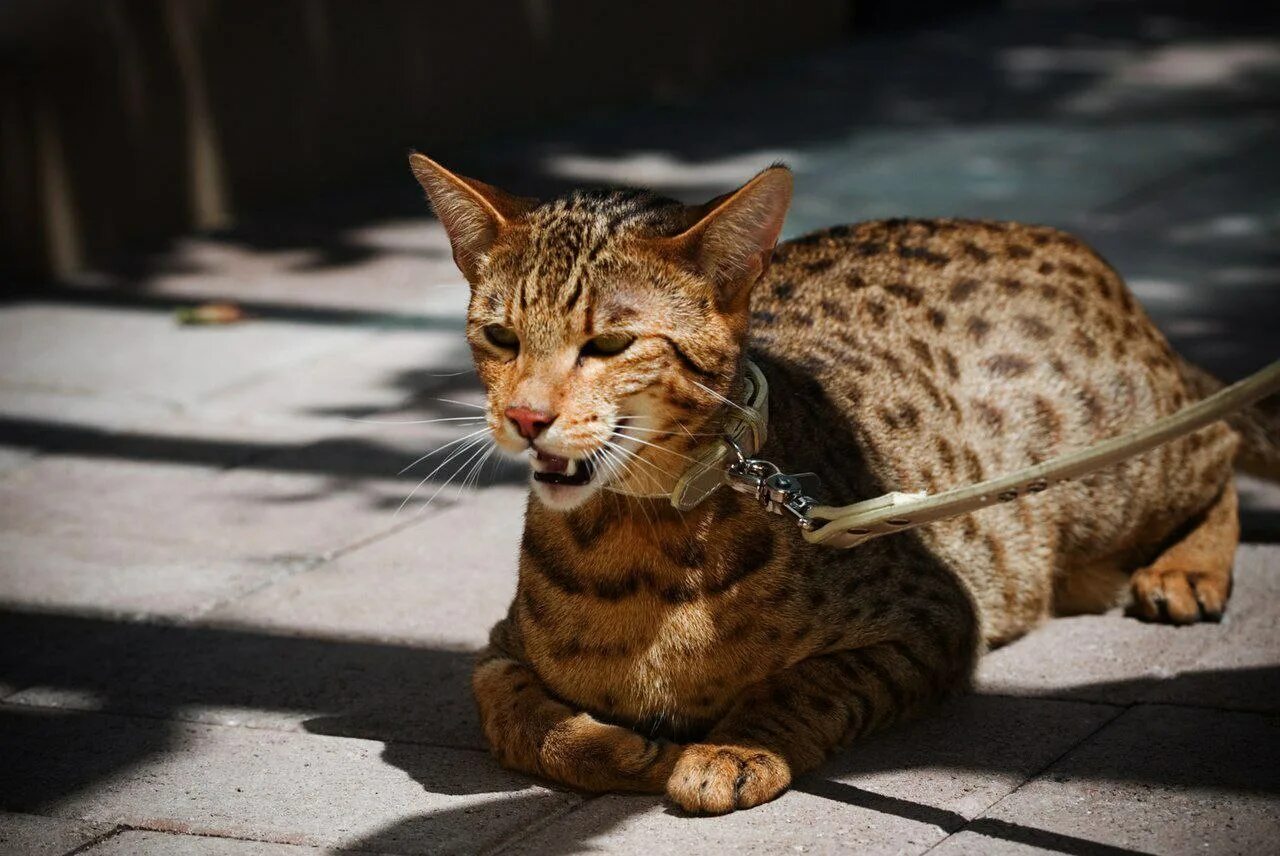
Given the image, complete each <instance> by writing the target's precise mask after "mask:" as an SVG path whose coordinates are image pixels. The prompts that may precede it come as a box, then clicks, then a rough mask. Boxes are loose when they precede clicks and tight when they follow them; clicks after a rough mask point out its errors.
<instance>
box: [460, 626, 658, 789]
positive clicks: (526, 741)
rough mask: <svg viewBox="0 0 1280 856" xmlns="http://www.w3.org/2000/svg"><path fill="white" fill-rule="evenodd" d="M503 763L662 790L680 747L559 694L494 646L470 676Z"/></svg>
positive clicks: (589, 785)
mask: <svg viewBox="0 0 1280 856" xmlns="http://www.w3.org/2000/svg"><path fill="white" fill-rule="evenodd" d="M472 689H473V690H474V691H475V697H476V703H477V705H478V706H479V709H480V723H481V726H482V727H483V729H484V734H485V737H486V738H487V739H488V741H489V746H490V747H491V748H492V749H493V753H494V755H495V756H496V757H497V759H498V763H500V764H502V766H504V767H507V768H509V769H513V770H518V771H520V772H523V773H531V774H534V775H538V776H542V777H544V778H547V779H550V780H552V781H555V782H559V783H561V784H565V785H569V786H570V787H574V788H580V789H582V790H586V791H597V792H600V791H632V792H639V793H654V794H658V793H662V791H663V788H664V787H665V785H666V782H667V780H668V779H669V778H670V776H671V770H672V769H673V767H674V766H675V762H676V759H677V757H679V753H680V747H679V746H678V745H676V744H673V743H668V742H666V741H661V740H649V739H646V738H644V737H642V736H641V735H639V734H637V733H636V732H634V731H632V730H630V729H628V728H621V727H619V726H616V725H609V724H608V723H604V722H600V721H599V720H598V719H596V718H595V717H593V716H591V714H589V713H584V712H581V711H575V710H574V709H572V708H571V707H569V706H568V705H566V704H564V703H563V702H561V701H559V700H558V699H556V698H554V697H553V696H552V695H551V694H550V693H549V692H548V691H547V689H546V687H544V686H543V684H542V682H541V680H539V678H538V675H537V673H535V672H534V670H533V669H531V668H530V667H529V666H528V665H526V664H524V663H522V662H520V661H519V660H516V659H514V658H512V657H510V656H507V655H505V654H503V653H502V652H500V651H498V650H496V649H493V648H491V649H489V650H488V651H486V652H485V653H484V654H482V655H481V657H480V660H479V662H478V663H477V665H476V670H475V673H474V675H473V676H472Z"/></svg>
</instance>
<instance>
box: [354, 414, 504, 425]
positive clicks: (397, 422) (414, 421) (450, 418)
mask: <svg viewBox="0 0 1280 856" xmlns="http://www.w3.org/2000/svg"><path fill="white" fill-rule="evenodd" d="M485 418H487V417H485V416H445V417H442V418H440V419H360V418H358V417H355V416H344V417H343V421H344V422H360V423H363V424H366V425H434V424H435V423H437V422H476V421H479V420H481V419H485Z"/></svg>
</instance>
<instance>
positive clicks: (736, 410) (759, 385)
mask: <svg viewBox="0 0 1280 856" xmlns="http://www.w3.org/2000/svg"><path fill="white" fill-rule="evenodd" d="M742 381H743V394H742V401H741V402H740V403H736V404H732V406H731V407H730V408H729V412H728V413H727V414H726V415H725V423H724V427H723V429H722V431H723V435H724V436H722V437H719V438H717V439H716V440H715V441H713V442H711V443H708V444H707V445H705V446H703V447H701V448H700V449H698V450H697V451H696V452H694V453H693V454H692V455H691V456H690V457H692V458H693V463H691V464H690V465H689V466H688V467H687V468H686V469H685V471H684V472H683V473H681V475H680V478H679V479H677V481H676V483H675V486H674V487H672V488H671V492H670V493H669V494H667V493H653V494H648V493H646V494H639V493H631V492H630V491H625V490H620V489H618V488H615V487H606V488H605V489H606V490H611V491H613V492H614V493H621V494H625V495H627V496H642V497H669V498H670V500H671V505H672V506H673V507H674V508H676V509H678V510H679V511H688V510H689V509H691V508H694V507H696V506H697V505H698V504H699V503H701V502H702V501H703V500H705V499H706V498H707V497H709V496H711V494H713V493H715V492H716V489H717V488H719V487H721V486H723V485H724V484H725V469H726V468H727V467H728V465H729V464H730V463H732V462H733V461H736V460H739V459H740V458H750V457H751V456H752V455H754V454H755V453H756V452H759V451H760V449H762V448H763V447H764V443H765V440H766V439H767V437H768V432H769V382H768V381H767V380H765V377H764V372H762V371H760V367H759V366H757V365H756V364H755V363H753V362H751V361H750V360H747V361H746V372H745V374H744V375H743V378H742ZM735 446H736V447H737V448H736V449H735V448H734V447H735Z"/></svg>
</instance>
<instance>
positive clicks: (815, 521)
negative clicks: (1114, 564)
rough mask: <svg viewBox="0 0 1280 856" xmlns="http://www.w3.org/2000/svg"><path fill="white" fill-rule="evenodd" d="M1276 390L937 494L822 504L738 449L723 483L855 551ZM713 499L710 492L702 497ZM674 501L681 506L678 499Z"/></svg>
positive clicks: (1170, 435)
mask: <svg viewBox="0 0 1280 856" xmlns="http://www.w3.org/2000/svg"><path fill="white" fill-rule="evenodd" d="M753 368H754V366H753ZM756 371H757V372H758V371H759V369H756ZM1277 391H1280V361H1277V362H1274V363H1272V364H1271V365H1269V366H1267V367H1266V368H1264V369H1262V370H1261V371H1259V372H1257V373H1256V374H1253V375H1250V376H1249V377H1247V378H1245V379H1244V380H1242V381H1240V382H1238V383H1235V384H1232V385H1231V386H1228V387H1226V388H1224V389H1221V390H1219V391H1218V392H1216V393H1214V394H1213V395H1211V396H1209V397H1208V398H1204V399H1202V400H1200V401H1198V402H1196V403H1195V404H1192V405H1190V406H1188V407H1185V408H1183V409H1182V410H1179V411H1178V412H1177V413H1173V414H1170V415H1169V416H1165V417H1164V418H1162V419H1158V420H1156V421H1155V422H1153V423H1152V424H1150V425H1147V426H1146V427H1144V428H1139V429H1137V430H1135V431H1130V432H1128V433H1126V434H1121V435H1120V436H1118V437H1113V438H1111V439H1110V440H1105V441H1103V442H1102V443H1099V444H1097V445H1096V446H1091V447H1090V448H1087V449H1081V450H1080V451H1078V452H1071V453H1068V454H1066V455H1061V456H1059V457H1057V458H1053V459H1052V460H1049V461H1045V462H1044V463H1041V464H1036V465H1035V466H1031V467H1026V468H1025V469H1021V470H1018V471H1017V472H1014V473H1010V474H1009V475H1006V476H1001V477H999V478H993V479H987V480H986V481H982V482H979V483H977V484H973V485H968V486H967V487H959V488H954V489H952V490H948V491H944V492H942V493H939V494H934V495H929V494H926V493H902V492H898V491H894V492H892V493H887V494H884V495H883V496H878V497H876V498H874V499H868V500H864V501H862V502H856V503H854V504H852V505H843V506H830V505H819V504H817V502H816V500H814V499H813V498H812V497H810V496H809V495H808V493H809V489H808V485H807V483H808V480H809V479H810V478H811V477H812V474H811V473H803V474H798V475H795V474H788V473H783V472H780V471H779V470H778V467H777V466H775V465H774V464H772V463H770V462H768V461H762V460H759V459H755V458H751V457H750V453H746V452H745V451H744V450H736V449H735V450H734V456H735V457H734V459H733V460H732V461H731V463H729V465H728V466H727V467H725V468H724V469H723V479H724V482H725V483H728V484H729V485H730V486H731V487H733V488H734V489H735V490H738V491H741V492H743V493H749V494H753V495H754V496H755V497H756V499H757V500H759V502H760V503H761V505H763V506H764V507H765V508H766V509H768V510H769V511H772V512H774V513H776V514H784V515H789V516H791V517H793V518H794V519H795V521H796V524H797V525H798V526H799V527H800V529H801V531H802V534H803V536H804V538H805V540H806V541H808V542H809V543H810V544H823V545H826V546H828V547H842V548H848V547H856V546H857V545H859V544H862V543H863V542H865V541H869V540H871V539H872V538H878V537H880V536H882V535H890V534H893V533H894V532H904V531H906V530H908V529H915V528H916V527H918V526H924V525H926V524H929V523H934V522H936V521H938V520H945V519H947V518H950V517H958V516H960V515H962V514H968V513H969V512H971V511H977V510H978V509H981V508H986V507H988V506H991V505H995V504H997V503H1001V502H1012V501H1013V500H1015V499H1018V498H1019V497H1022V496H1025V495H1027V494H1030V493H1039V492H1040V491H1042V490H1046V489H1048V488H1049V487H1051V486H1053V485H1055V484H1059V483H1061V482H1064V481H1068V480H1070V479H1075V478H1079V477H1080V476H1083V475H1087V474H1089V473H1092V472H1095V471H1096V470H1100V469H1103V468H1105V467H1109V466H1111V465H1113V464H1116V463H1119V462H1120V461H1123V460H1125V459H1126V458H1131V457H1133V456H1135V455H1140V454H1142V453H1143V452H1146V451H1149V450H1151V449H1154V448H1155V447H1157V446H1159V445H1161V444H1163V443H1167V442H1169V441H1170V440H1173V439H1175V438H1177V437H1181V436H1182V435H1184V434H1189V433H1191V432H1193V431H1196V430H1198V429H1200V428H1203V427H1204V426H1205V425H1208V424H1210V423H1212V422H1216V421H1217V420H1219V419H1221V418H1223V417H1224V416H1226V415H1228V414H1230V413H1233V412H1234V411H1236V410H1240V409H1241V408H1244V407H1247V406H1248V405H1250V404H1252V403H1253V402H1255V401H1258V400H1260V399H1263V398H1266V397H1267V396H1268V395H1271V394H1272V393H1275V392H1277ZM725 445H726V446H727V445H729V444H725ZM757 448H758V447H757ZM717 460H719V458H717ZM712 489H713V490H714V488H712ZM709 494H710V491H707V492H706V493H705V494H703V498H705V496H707V495H709ZM672 503H673V504H675V497H674V495H673V497H672ZM676 507H677V508H679V507H680V506H678V505H677V506H676Z"/></svg>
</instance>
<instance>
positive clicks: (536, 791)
mask: <svg viewBox="0 0 1280 856" xmlns="http://www.w3.org/2000/svg"><path fill="white" fill-rule="evenodd" d="M0 719H3V721H4V727H3V728H0V745H3V755H4V757H5V759H6V766H7V775H6V777H5V778H4V779H3V780H0V806H3V807H4V808H7V809H10V810H16V811H23V812H30V811H33V810H39V811H41V812H43V813H45V814H50V815H53V816H56V817H63V818H77V819H83V820H87V821H90V822H96V823H111V824H123V825H127V826H130V827H135V828H141V829H148V830H152V831H159V832H180V833H189V834H195V835H208V836H215V837H227V838H246V839H253V840H259V841H266V842H272V843H280V844H297V845H309V846H322V847H323V846H328V847H344V846H350V847H354V848H356V849H364V850H372V851H374V852H388V853H404V854H417V853H474V852H476V851H479V850H483V849H485V848H486V847H487V846H490V845H492V844H493V843H496V842H497V841H498V840H500V839H502V838H504V837H507V836H510V835H512V834H513V833H514V832H515V831H516V830H519V829H521V828H524V827H526V826H527V825H528V824H530V823H531V822H533V821H535V820H536V819H539V818H542V817H544V816H545V815H547V814H548V813H552V812H555V811H556V810H561V809H564V808H567V807H569V806H571V805H573V804H575V803H576V802H577V801H578V800H579V799H580V798H579V797H577V796H575V795H572V794H567V793H560V792H556V791H550V790H547V789H545V788H543V787H540V786H538V785H535V784H532V783H530V782H529V781H528V780H526V779H524V778H522V777H518V776H514V775H510V774H508V773H505V772H503V771H501V770H500V769H498V767H497V766H496V765H494V764H492V763H491V762H489V760H488V758H487V756H485V755H484V754H482V753H479V752H473V751H462V750H454V749H435V748H427V747H423V746H408V745H404V744H394V743H392V744H386V745H383V744H382V743H379V742H376V741H369V740H355V739H350V738H336V737H327V736H320V735H304V734H296V733H285V732H275V731H263V730H258V729H247V728H223V727H218V726H212V725H204V724H192V723H182V722H163V721H159V720H154V719H137V718H131V717H123V716H114V715H104V714H95V713H76V714H71V713H67V712H50V711H37V710H33V709H30V708H22V707H16V706H7V707H3V708H0Z"/></svg>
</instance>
